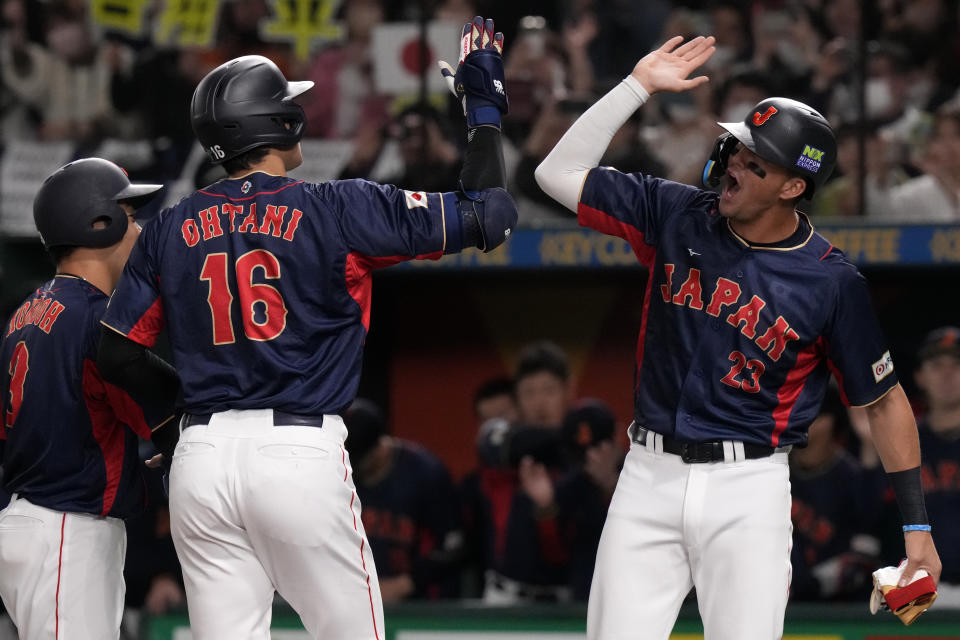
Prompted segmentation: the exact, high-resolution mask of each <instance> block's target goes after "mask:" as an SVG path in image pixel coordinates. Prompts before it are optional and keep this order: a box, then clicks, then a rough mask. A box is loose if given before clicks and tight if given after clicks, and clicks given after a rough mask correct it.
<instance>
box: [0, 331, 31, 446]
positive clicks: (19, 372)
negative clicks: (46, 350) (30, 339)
mask: <svg viewBox="0 0 960 640" xmlns="http://www.w3.org/2000/svg"><path fill="white" fill-rule="evenodd" d="M29 370H30V352H29V351H27V343H26V342H24V341H23V340H21V341H20V342H18V343H17V346H15V347H14V348H13V357H12V358H10V367H9V368H8V369H7V372H8V373H9V374H10V406H9V407H7V415H5V416H4V418H3V424H4V426H6V428H7V429H9V428H10V427H12V426H13V423H14V422H16V421H17V414H19V413H20V405H22V404H23V385H24V383H26V381H27V371H29Z"/></svg>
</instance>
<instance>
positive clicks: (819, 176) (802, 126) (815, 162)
mask: <svg viewBox="0 0 960 640" xmlns="http://www.w3.org/2000/svg"><path fill="white" fill-rule="evenodd" d="M717 124H719V125H720V126H721V127H723V128H724V129H726V130H727V131H728V133H725V134H723V135H721V136H720V137H719V138H717V141H716V143H715V144H714V148H713V152H712V153H711V154H710V159H709V160H707V164H706V166H704V168H703V183H704V185H706V186H707V187H715V186H717V184H719V182H720V178H722V177H723V174H724V172H725V171H726V170H727V159H728V158H729V157H730V152H731V151H732V150H733V147H734V145H735V144H736V142H738V141H739V142H741V143H742V144H743V145H744V146H745V147H747V148H748V149H750V150H751V151H753V152H754V153H756V154H757V155H758V156H760V157H761V158H763V159H764V160H766V161H767V162H771V163H773V164H775V165H778V166H781V167H783V168H785V169H788V170H790V171H793V172H794V173H796V174H798V175H800V176H802V177H803V178H804V179H805V180H806V182H807V188H806V190H805V191H804V193H803V197H804V198H806V199H810V198H812V197H813V194H814V192H815V191H816V190H817V189H818V188H819V187H820V186H822V185H823V183H824V182H826V181H827V178H829V177H830V174H831V173H832V172H833V168H834V166H835V165H836V163H837V139H836V137H835V136H834V135H833V129H831V128H830V123H828V122H827V119H826V118H824V117H823V116H822V115H820V113H819V112H817V111H816V110H815V109H813V108H811V107H809V106H807V105H805V104H803V103H802V102H797V101H796V100H790V99H789V98H767V99H766V100H763V101H762V102H760V103H759V104H757V106H755V107H754V108H753V109H752V110H751V111H750V113H748V114H747V117H746V118H745V119H744V121H743V122H718V123H717Z"/></svg>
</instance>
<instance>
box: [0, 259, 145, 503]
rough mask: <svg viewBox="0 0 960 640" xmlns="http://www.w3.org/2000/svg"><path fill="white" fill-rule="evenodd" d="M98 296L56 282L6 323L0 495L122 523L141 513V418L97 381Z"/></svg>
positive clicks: (70, 280)
mask: <svg viewBox="0 0 960 640" xmlns="http://www.w3.org/2000/svg"><path fill="white" fill-rule="evenodd" d="M106 306H107V296H106V294H104V293H103V292H101V291H100V290H99V289H97V288H96V287H94V286H93V285H91V284H89V283H88V282H86V281H84V280H82V279H80V278H77V277H74V276H69V275H65V274H61V275H58V276H57V277H55V278H54V279H53V280H51V281H49V282H47V283H46V284H44V285H43V286H42V287H40V288H39V289H37V290H36V291H35V292H34V294H33V295H31V296H30V297H28V298H27V299H26V300H25V301H24V302H23V303H22V304H21V305H20V307H19V308H18V309H17V310H16V312H14V314H13V315H12V316H11V317H10V319H9V320H8V322H7V324H6V325H5V329H4V332H3V342H2V344H0V363H2V364H0V391H2V395H0V409H2V411H0V415H2V424H0V445H2V446H0V463H2V465H3V470H4V474H3V483H4V488H5V489H6V490H7V491H8V492H10V493H17V494H19V495H20V496H21V497H23V498H25V499H27V500H29V501H30V502H32V503H33V504H36V505H38V506H42V507H46V508H48V509H54V510H57V511H67V512H76V513H92V514H96V515H109V516H117V517H125V516H129V515H132V514H134V513H136V512H137V511H138V510H139V509H140V508H141V507H142V505H143V496H144V489H143V480H142V477H141V475H140V469H139V459H138V456H137V438H136V436H137V434H139V435H140V436H142V437H144V438H149V437H150V429H149V427H148V426H147V423H146V421H145V419H144V413H143V410H142V409H141V408H140V407H139V406H137V405H136V404H135V403H134V402H133V400H132V399H131V398H130V397H129V395H127V394H126V392H124V391H122V390H121V389H119V388H117V387H115V386H113V385H111V384H108V383H106V382H104V381H103V379H102V378H101V377H100V373H99V371H98V370H97V366H96V363H95V361H96V352H97V343H98V339H99V336H100V324H99V322H100V318H101V317H102V316H103V312H104V310H105V309H106Z"/></svg>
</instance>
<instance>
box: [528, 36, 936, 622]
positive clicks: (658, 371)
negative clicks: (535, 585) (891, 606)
mask: <svg viewBox="0 0 960 640" xmlns="http://www.w3.org/2000/svg"><path fill="white" fill-rule="evenodd" d="M713 52H714V47H713V38H703V37H699V38H694V39H693V40H690V41H688V42H685V43H684V42H683V40H682V38H679V37H677V38H673V39H671V40H669V41H668V42H667V43H666V44H664V45H663V46H662V47H660V48H659V49H657V50H655V51H653V52H651V53H650V54H648V55H647V56H645V57H644V58H643V59H642V60H640V62H638V63H637V65H636V67H635V68H634V70H633V72H632V73H631V74H630V76H628V77H627V78H625V79H624V80H623V81H622V82H621V83H620V84H619V85H618V86H617V87H615V88H614V89H613V90H612V91H610V92H609V93H608V94H607V95H606V96H604V97H603V98H601V99H600V100H599V101H598V102H597V103H596V104H594V105H593V106H592V107H591V108H590V109H589V110H587V112H586V113H584V114H583V115H582V116H581V117H580V118H579V119H578V120H577V121H576V122H575V123H574V124H573V125H572V126H571V127H570V130H569V131H567V133H566V134H565V135H564V136H563V138H562V139H561V140H560V142H559V143H557V145H556V147H555V148H554V149H553V150H552V151H551V153H550V154H549V155H548V156H547V157H546V159H545V160H544V161H543V162H542V163H541V165H540V166H539V167H538V168H537V171H536V177H537V181H538V182H539V184H540V186H541V187H542V188H543V190H544V191H545V192H546V193H548V194H549V195H551V196H552V197H553V198H555V199H556V200H557V201H558V202H560V203H561V204H563V205H564V206H566V207H567V208H569V209H570V210H571V211H573V212H575V213H576V214H577V217H578V219H579V221H580V224H582V225H584V226H588V227H592V228H594V229H596V230H598V231H601V232H603V233H607V234H610V235H615V236H619V237H621V238H623V239H625V240H626V241H627V242H629V243H630V245H631V246H632V247H633V250H634V253H635V254H636V255H637V258H638V259H639V260H640V262H641V263H643V264H644V265H646V267H647V268H648V270H649V276H648V281H647V287H646V291H645V293H644V295H645V306H644V315H643V318H642V321H641V325H640V326H641V330H640V339H639V345H638V349H637V354H636V362H635V366H636V384H635V385H634V387H633V388H634V412H633V424H632V425H631V427H630V436H631V440H632V443H633V444H632V447H631V450H630V453H629V454H628V456H627V459H626V461H625V462H624V467H623V471H622V472H621V474H620V479H619V482H618V484H617V488H616V492H615V494H614V497H613V500H612V502H611V504H610V508H609V512H608V515H607V520H606V524H605V525H604V530H603V535H602V537H601V540H600V547H599V550H598V554H597V562H596V570H595V573H594V578H593V583H592V587H591V592H590V602H589V607H588V614H587V636H588V638H589V639H590V640H601V639H604V640H606V639H616V638H626V637H636V638H645V639H647V638H649V639H654V640H659V639H665V638H667V637H668V636H669V634H670V631H671V629H672V628H673V625H674V621H675V619H676V615H677V612H678V610H679V608H680V604H681V603H682V601H683V599H684V598H685V597H686V595H687V593H688V592H689V591H690V589H691V588H692V587H696V593H697V601H698V605H699V609H700V614H701V617H702V618H703V621H704V627H705V632H706V635H707V637H708V638H713V639H715V640H716V639H720V640H770V638H778V637H780V636H781V635H782V633H783V617H784V609H785V607H786V603H787V597H788V593H789V587H790V546H791V523H790V485H789V476H788V468H787V452H788V451H789V450H790V448H791V447H792V446H795V445H799V446H802V445H803V444H804V443H805V442H806V436H807V429H808V427H809V426H810V423H811V422H812V421H813V419H814V418H815V417H816V416H817V412H818V409H819V406H820V403H821V400H822V399H823V395H824V391H825V388H826V385H827V383H828V380H829V377H830V374H831V372H833V373H834V374H835V377H836V380H837V383H838V384H839V385H840V389H841V394H842V397H843V399H844V401H845V402H847V403H848V404H850V405H860V406H865V407H867V409H866V412H867V415H868V416H869V419H870V427H871V431H872V433H873V438H874V441H875V442H876V445H877V448H878V451H879V453H880V456H881V459H882V460H883V464H884V468H885V469H886V470H887V472H888V474H889V477H890V480H891V484H892V485H893V488H894V491H895V493H896V496H897V500H898V503H899V504H900V508H901V513H902V515H903V518H904V525H905V533H904V541H905V545H906V555H907V559H908V566H907V568H906V570H905V571H904V574H903V578H902V579H903V581H904V582H906V581H908V580H909V579H910V578H911V577H912V576H913V574H914V573H915V572H916V571H917V570H918V569H924V570H926V571H927V572H928V573H929V574H930V575H931V576H932V577H933V579H934V581H935V580H937V579H938V578H939V575H940V560H939V558H938V556H937V552H936V549H935V548H934V545H933V541H932V538H931V536H930V533H929V530H930V527H929V525H928V523H927V516H926V511H925V509H924V505H923V494H922V491H921V487H920V481H919V479H920V475H919V464H920V450H919V445H918V438H917V428H916V423H915V422H914V419H913V414H912V413H911V411H910V406H909V404H908V402H907V399H906V396H905V395H904V392H903V390H902V389H901V387H900V385H899V384H898V382H897V376H896V374H895V373H894V369H893V361H892V359H891V358H890V352H889V350H888V348H887V346H886V342H885V340H884V337H883V335H882V332H881V331H880V328H879V326H878V321H877V318H876V315H875V313H874V312H873V310H872V305H871V301H870V294H869V290H868V289H867V286H866V283H865V281H864V279H863V277H862V276H861V275H860V274H859V273H858V272H857V269H856V268H855V267H854V266H853V265H852V264H851V263H850V262H849V261H848V260H847V258H846V256H844V254H843V253H842V252H841V251H839V250H837V249H836V248H835V247H833V246H832V245H831V244H830V243H829V242H828V241H827V240H825V239H824V238H823V237H822V236H820V234H818V233H817V232H816V231H815V230H814V229H813V226H812V225H811V223H810V221H809V220H808V219H807V217H806V216H805V215H804V214H803V213H801V212H800V211H799V210H798V209H797V207H798V206H799V205H800V203H801V201H802V200H804V199H808V198H809V197H810V196H811V195H812V194H813V193H814V192H815V190H816V189H818V188H819V187H820V186H821V185H822V184H823V183H824V182H825V181H826V179H827V177H829V175H830V172H831V171H832V169H833V166H834V164H835V162H836V155H837V145H836V141H835V139H834V136H833V132H832V130H831V128H830V125H829V124H828V123H827V121H826V120H825V119H824V118H823V116H821V115H820V114H819V113H817V112H816V111H815V110H813V109H811V108H810V107H808V106H807V105H805V104H802V103H800V102H796V101H794V100H788V99H785V98H769V99H767V100H764V101H762V102H761V103H760V104H758V105H757V106H756V107H755V108H754V109H753V110H751V111H750V112H749V113H748V114H747V116H746V118H745V119H744V121H743V122H735V123H722V124H721V126H722V127H723V128H725V129H726V130H727V132H726V133H724V134H723V135H721V136H720V137H719V138H718V140H717V143H716V145H715V148H714V149H713V152H712V153H711V155H710V157H709V159H708V161H707V163H706V166H705V167H704V182H705V183H706V185H707V186H710V187H716V186H720V187H721V190H720V193H719V194H717V193H715V192H712V191H704V190H701V189H697V188H695V187H691V186H687V185H683V184H678V183H675V182H670V181H667V180H661V179H658V178H653V177H650V176H644V175H641V174H624V173H621V172H619V171H617V170H616V169H613V168H610V167H598V166H597V164H598V163H599V160H600V158H601V156H602V155H603V153H604V151H605V149H606V147H607V145H608V144H609V142H610V140H611V138H612V137H613V135H614V134H615V133H616V132H617V130H618V129H619V128H620V126H621V125H622V124H623V123H624V122H626V120H627V119H628V118H629V117H630V116H631V114H632V113H633V112H634V111H635V110H636V109H637V108H639V107H640V106H641V105H642V104H643V103H644V102H646V100H647V99H648V97H649V96H650V95H651V94H653V93H656V92H658V91H685V90H688V89H691V88H693V87H696V86H698V85H700V84H702V83H704V82H707V78H706V77H704V76H700V77H695V78H689V77H688V76H690V74H691V73H693V72H694V71H695V70H696V69H697V68H698V67H700V66H701V65H702V64H703V63H704V62H706V61H707V60H708V59H709V58H710V56H711V55H712V54H713Z"/></svg>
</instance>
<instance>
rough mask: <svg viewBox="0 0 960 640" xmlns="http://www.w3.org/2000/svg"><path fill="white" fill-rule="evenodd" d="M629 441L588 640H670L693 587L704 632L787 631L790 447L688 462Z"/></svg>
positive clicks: (719, 635)
mask: <svg viewBox="0 0 960 640" xmlns="http://www.w3.org/2000/svg"><path fill="white" fill-rule="evenodd" d="M654 441H655V439H654V438H652V437H651V438H648V445H647V446H644V445H639V444H633V445H632V446H631V448H630V452H629V453H628V454H627V458H626V460H625V462H624V466H623V470H622V471H621V472H620V480H619V481H618V483H617V489H616V491H615V493H614V496H613V500H612V501H611V503H610V509H609V512H608V514H607V520H606V524H605V525H604V528H603V534H602V536H601V538H600V547H599V550H598V552H597V563H596V568H595V570H594V575H593V584H592V587H591V590H590V601H589V605H588V609H587V638H588V639H589V640H665V639H666V638H668V637H669V635H670V632H671V630H672V629H673V626H674V623H675V622H676V618H677V614H678V612H679V610H680V605H681V604H682V603H683V600H684V598H685V597H686V596H687V594H688V593H689V592H690V589H691V587H694V586H696V589H697V602H698V606H699V609H700V616H701V618H702V619H703V624H704V635H705V640H773V639H777V638H780V637H781V636H782V635H783V618H784V610H785V609H786V605H787V597H788V593H789V587H790V549H791V545H792V533H793V527H792V524H791V522H790V479H789V469H788V466H787V453H786V452H777V453H774V454H773V455H771V456H770V457H767V458H760V459H756V460H740V461H737V462H714V463H695V464H688V463H685V462H683V461H682V460H681V459H680V457H679V456H677V455H673V454H670V453H664V452H662V451H659V452H658V451H657V449H656V448H655V446H654Z"/></svg>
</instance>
